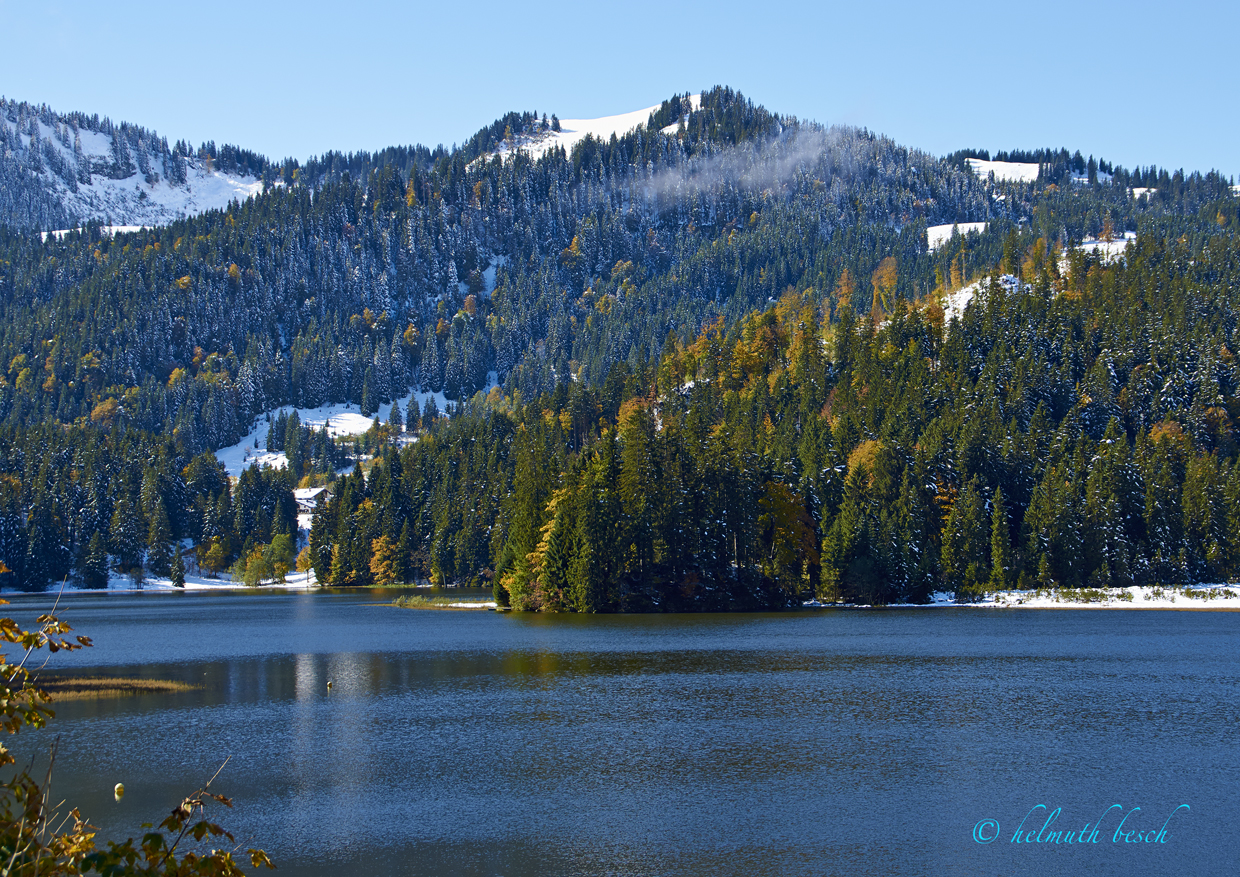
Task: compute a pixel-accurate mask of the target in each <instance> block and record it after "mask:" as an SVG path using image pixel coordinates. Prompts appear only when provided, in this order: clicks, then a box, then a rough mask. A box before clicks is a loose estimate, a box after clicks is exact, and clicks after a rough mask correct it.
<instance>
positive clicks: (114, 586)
mask: <svg viewBox="0 0 1240 877" xmlns="http://www.w3.org/2000/svg"><path fill="white" fill-rule="evenodd" d="M318 586H319V582H318V579H317V578H316V577H315V575H314V570H311V571H309V572H290V573H289V574H288V575H287V576H285V579H284V583H283V584H278V583H276V582H274V581H271V582H264V583H263V584H262V585H261V586H260V587H262V588H268V589H275V590H280V591H305V590H308V589H310V588H317V587H318ZM240 590H255V589H253V588H247V587H246V586H245V585H244V584H242V583H241V582H234V581H232V580H231V579H230V578H228V576H227V575H223V576H221V577H220V578H218V579H212V578H207V577H206V576H199V575H190V574H188V573H186V575H185V587H184V588H178V587H177V586H176V585H174V584H172V580H171V579H167V578H163V577H161V576H153V575H148V576H147V577H146V580H145V581H143V583H142V584H141V585H139V584H138V583H137V582H135V581H134V580H133V577H132V576H127V575H122V574H120V573H117V572H114V573H112V574H111V575H109V576H108V586H107V588H106V589H105V588H84V587H82V586H81V585H77V584H66V585H65V587H64V591H65V593H66V594H103V593H109V594H130V593H135V592H137V591H151V592H156V591H159V592H164V593H178V594H183V593H186V592H188V591H240ZM59 591H60V586H59V585H56V586H53V587H49V588H48V590H47V593H49V594H55V593H57V592H59ZM4 593H16V592H9V591H6V592H4Z"/></svg>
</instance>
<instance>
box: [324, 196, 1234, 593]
mask: <svg viewBox="0 0 1240 877" xmlns="http://www.w3.org/2000/svg"><path fill="white" fill-rule="evenodd" d="M1218 208H1219V209H1218V211H1217V214H1216V215H1217V216H1221V217H1222V218H1223V222H1221V223H1219V222H1218V221H1217V218H1215V219H1211V217H1209V216H1208V215H1207V216H1203V218H1202V221H1201V222H1199V223H1197V224H1196V228H1195V229H1194V231H1193V232H1191V233H1186V234H1181V235H1179V236H1177V237H1175V238H1172V239H1167V238H1160V237H1158V236H1157V235H1153V234H1151V235H1148V236H1143V237H1141V238H1140V239H1139V241H1138V243H1137V244H1135V245H1134V246H1133V247H1131V248H1130V249H1129V251H1128V253H1127V255H1126V257H1125V258H1124V259H1122V260H1119V261H1117V262H1114V263H1111V264H1105V263H1103V262H1101V261H1099V260H1098V259H1097V258H1091V257H1090V256H1088V255H1084V254H1081V253H1079V252H1074V253H1073V254H1071V255H1070V257H1069V258H1068V259H1067V261H1066V263H1065V264H1064V266H1063V267H1062V269H1061V268H1060V264H1059V261H1058V260H1057V259H1054V258H1048V256H1050V255H1052V254H1048V252H1047V244H1046V241H1045V240H1044V239H1042V238H1038V239H1035V240H1029V239H1028V237H1027V236H1025V237H1017V236H1013V238H1011V239H1009V241H1008V250H1009V253H1015V254H1016V255H1017V258H1016V259H1015V260H1014V261H1013V263H1012V264H1011V265H1010V266H1008V267H1011V268H1012V269H1013V270H1014V271H1016V272H1017V273H1018V274H1019V277H1014V276H1012V275H1005V277H1004V278H1003V280H1002V282H1000V281H995V282H989V283H986V284H984V285H983V287H982V289H983V292H982V295H981V297H980V300H978V301H976V302H975V303H974V304H973V305H972V306H971V307H970V308H969V309H968V310H967V311H966V316H965V318H964V319H963V321H961V322H959V323H956V322H953V323H952V324H951V325H949V326H945V325H944V319H943V317H944V315H943V310H942V308H941V306H940V305H939V304H938V303H937V301H935V300H934V299H932V298H931V299H927V300H922V301H919V302H913V303H906V304H902V305H901V306H900V307H898V308H897V309H896V312H895V313H893V314H892V315H890V317H889V318H888V319H887V320H885V321H884V322H883V323H882V325H881V327H876V325H875V322H874V321H873V320H872V319H869V318H868V317H867V318H858V317H857V316H856V315H854V313H853V311H852V308H851V307H849V306H847V305H845V306H844V307H843V308H841V309H840V310H839V311H837V313H836V315H835V316H836V319H835V320H834V321H833V322H831V323H830V324H828V323H826V321H825V316H826V315H825V308H824V304H823V302H821V301H819V300H816V299H815V298H814V297H813V295H812V294H810V293H809V292H807V291H795V290H790V291H789V292H788V293H786V294H785V295H784V296H783V298H782V299H781V300H780V302H779V303H778V304H776V305H774V306H772V307H770V308H768V309H766V310H764V311H760V312H755V313H753V314H751V315H750V316H748V317H746V318H744V319H743V320H740V321H738V322H737V323H735V324H733V325H732V326H731V327H730V328H726V329H725V328H724V327H723V326H722V325H715V326H711V327H708V328H707V329H706V330H705V331H703V332H702V333H700V334H699V335H698V336H697V337H696V338H695V339H693V340H692V341H691V342H690V343H682V342H681V341H680V340H679V339H677V338H675V337H672V338H669V339H668V344H667V346H666V347H665V348H664V353H663V356H662V358H661V359H660V360H657V361H651V362H650V363H649V364H643V365H642V366H639V367H638V368H637V369H630V368H629V367H628V365H627V364H623V363H622V364H620V365H618V366H616V367H615V368H614V369H613V370H612V372H611V373H610V374H609V376H608V378H607V379H606V380H605V381H604V382H603V384H602V385H601V386H600V387H595V388H591V387H587V386H585V385H583V384H580V383H565V384H561V385H559V386H558V387H557V389H556V390H555V391H554V392H553V393H550V394H544V395H543V396H541V397H539V398H538V399H536V400H532V401H531V402H530V403H528V404H526V405H524V406H519V407H516V408H506V407H504V406H500V408H498V409H497V408H494V407H485V406H476V407H474V408H472V409H471V410H470V411H468V412H466V413H465V414H463V415H462V416H460V417H458V418H456V419H454V420H453V421H452V422H451V423H449V424H445V425H443V427H442V428H440V429H439V430H437V431H436V434H435V435H434V436H433V437H432V438H430V439H428V440H424V441H422V442H419V443H418V444H416V445H414V446H411V447H408V448H406V449H404V450H403V451H400V452H397V451H395V450H394V449H391V448H389V449H388V451H387V453H386V454H385V455H384V457H383V458H382V459H381V460H380V461H379V462H378V464H377V465H376V466H375V468H374V469H373V470H372V471H371V473H370V475H369V477H365V478H364V477H363V476H362V474H361V472H360V470H358V471H355V472H354V474H353V475H352V476H350V477H348V478H346V479H344V482H343V484H341V485H340V487H339V488H338V489H337V491H336V494H335V498H334V499H333V500H332V502H331V504H330V505H328V506H327V507H326V508H325V509H324V510H322V512H321V513H320V514H319V515H318V516H317V517H316V518H315V523H314V529H313V532H312V534H311V551H312V553H313V562H314V564H315V567H316V569H317V570H318V573H319V577H320V580H322V581H328V582H331V583H333V584H340V585H347V584H369V583H380V584H383V583H389V582H391V581H396V580H403V579H408V578H425V577H429V578H433V579H436V580H439V581H454V580H460V581H484V580H489V581H491V582H492V583H493V586H494V588H495V592H496V597H497V599H499V600H500V601H501V602H502V603H510V604H511V605H513V606H515V607H517V608H523V609H531V608H533V609H538V608H541V609H547V610H566V609H567V610H576V611H587V612H590V611H606V610H614V609H625V610H650V609H662V610H690V609H703V610H718V609H727V608H756V607H762V606H766V607H773V606H781V605H788V604H791V603H793V602H796V601H799V600H801V599H804V598H805V597H807V596H809V595H816V596H818V597H820V598H822V599H825V600H843V601H847V602H862V603H883V602H892V601H911V602H918V601H924V600H926V599H928V598H929V595H930V594H931V593H932V592H933V591H936V590H949V591H954V592H955V593H956V595H957V597H958V598H959V599H965V600H967V599H975V598H977V597H980V596H982V595H983V594H984V593H986V592H987V591H992V590H1002V589H1006V588H1012V587H1017V586H1019V587H1022V588H1029V587H1060V586H1064V587H1074V588H1079V587H1116V586H1127V585H1132V584H1134V583H1135V584H1156V583H1164V584H1166V583H1170V584H1184V583H1190V582H1202V581H1220V580H1230V579H1233V578H1235V577H1236V576H1237V575H1238V574H1240V465H1238V461H1237V452H1238V446H1237V442H1236V435H1235V430H1234V418H1235V417H1236V416H1237V415H1238V414H1240V399H1237V396H1236V393H1237V381H1238V379H1240V373H1238V372H1237V369H1236V361H1235V357H1234V354H1233V352H1232V349H1231V348H1232V347H1234V346H1235V332H1236V328H1237V316H1238V314H1240V245H1238V242H1237V239H1236V235H1235V230H1236V228H1237V221H1236V212H1235V205H1234V202H1232V203H1225V204H1220V205H1218ZM1220 225H1221V226H1222V228H1219V226H1220Z"/></svg>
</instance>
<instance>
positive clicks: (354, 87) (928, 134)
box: [0, 0, 1240, 176]
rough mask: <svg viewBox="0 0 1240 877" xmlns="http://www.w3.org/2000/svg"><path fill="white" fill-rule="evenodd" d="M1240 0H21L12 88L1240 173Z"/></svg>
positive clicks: (209, 111) (341, 141) (81, 96)
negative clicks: (526, 116)
mask: <svg viewBox="0 0 1240 877" xmlns="http://www.w3.org/2000/svg"><path fill="white" fill-rule="evenodd" d="M1018 5H1020V6H1023V7H1024V8H1016V7H1017V6H1018ZM1238 9H1240V5H1238V4H1235V3H1222V2H1199V0H1181V2H1178V3H1176V4H1170V3H1149V2H1142V0H1133V2H1125V3H1115V4H1110V5H1104V4H1083V3H1066V2H1060V0H1042V2H1040V3H1036V4H1034V3H1030V4H1010V3H1003V2H999V0H991V2H986V3H981V2H950V0H944V2H940V3H925V2H921V3H914V2H904V0H869V2H856V3H850V4H838V3H831V2H817V3H792V2H780V0H769V2H747V3H738V2H730V0H715V2H710V3H697V2H694V3H673V2H657V3H656V2H647V0H626V2H622V3H588V2H581V0H576V2H560V0H554V2H538V3H517V2H511V0H510V2H504V3H494V2H489V0H484V2H465V3H462V2H457V3H451V2H448V3H444V2H439V3H436V4H433V5H431V4H422V3H387V2H382V3H360V4H354V5H353V6H347V5H345V4H339V3H333V4H327V3H319V2H303V3H296V4H294V3H266V2H254V0H251V2H245V3H242V2H236V0H213V2H211V3H191V4H179V3H169V2H167V0H163V2H158V3H156V2H127V0H114V2H109V3H97V2H96V3H84V2H61V0H41V2H32V0H22V2H12V0H0V33H2V34H4V38H3V40H2V44H3V46H4V48H3V51H0V94H4V95H5V96H7V97H9V98H14V99H20V100H27V101H31V102H35V103H47V104H49V105H51V106H52V107H53V108H54V109H57V110H83V111H86V112H98V113H99V114H101V115H108V116H110V117H111V118H112V119H113V120H114V121H119V120H126V121H131V122H135V123H137V124H140V125H143V126H145V127H148V128H153V129H154V130H156V131H159V132H160V133H161V134H163V135H164V136H166V137H168V138H169V139H170V140H175V139H179V138H185V139H188V140H190V141H191V142H194V143H198V142H201V141H203V140H207V139H213V140H215V141H216V142H217V143H224V142H230V143H237V144H240V145H242V146H245V147H248V148H251V149H254V150H257V151H259V152H262V153H265V154H267V155H268V156H270V157H272V158H282V157H284V156H289V155H291V156H294V157H297V158H301V159H304V158H306V157H308V156H310V155H312V154H319V153H322V152H324V151H326V150H328V149H340V150H344V151H350V150H356V149H376V148H381V147H383V146H388V145H392V144H400V143H424V144H427V145H431V146H433V145H435V144H437V143H444V144H452V143H454V142H461V141H463V140H464V139H465V138H467V137H468V136H469V135H470V134H472V133H473V132H474V131H476V130H477V129H478V128H480V127H482V126H483V125H485V124H487V123H489V122H490V121H492V120H493V119H495V118H496V117H497V116H499V115H501V114H502V113H504V112H506V111H507V110H510V109H530V110H538V111H539V112H547V113H552V112H554V113H557V114H559V115H560V116H561V117H564V118H589V117H594V116H600V115H611V114H614V113H619V112H625V111H628V110H633V109H638V108H641V107H643V106H648V105H651V104H654V103H657V102H658V101H660V100H662V99H663V98H665V97H667V96H669V95H670V94H672V93H673V92H683V91H686V90H692V91H699V90H701V89H702V88H705V87H709V86H711V85H715V84H727V85H730V86H732V87H733V88H736V89H739V90H740V91H742V92H743V93H745V94H746V95H748V96H749V97H751V98H753V99H754V100H755V101H757V102H759V103H761V104H763V105H765V106H766V107H767V108H769V109H772V110H774V111H776V112H780V113H787V114H792V115H796V116H799V117H801V118H805V119H813V120H816V121H819V122H826V123H833V122H843V123H848V124H852V125H858V126H865V127H867V128H870V129H871V130H874V131H879V132H882V133H884V134H888V135H890V136H892V137H893V138H895V139H896V140H897V141H899V142H901V143H904V144H906V145H910V146H916V147H920V148H922V149H926V150H929V151H931V152H934V153H938V154H942V153H946V152H950V151H952V150H954V149H957V148H960V147H965V146H976V147H983V148H988V149H990V150H991V151H992V152H993V151H995V150H998V149H1010V148H1013V147H1022V148H1028V147H1036V146H1044V145H1045V146H1056V147H1058V146H1068V147H1069V148H1072V149H1078V148H1079V149H1080V150H1082V151H1083V152H1084V153H1086V154H1090V153H1093V154H1095V155H1098V156H1099V157H1103V158H1107V159H1109V160H1111V161H1113V162H1116V163H1118V164H1122V165H1125V166H1127V167H1132V166H1134V165H1137V164H1140V165H1142V166H1144V165H1148V164H1159V165H1162V166H1166V167H1171V168H1178V167H1185V168H1188V169H1190V170H1191V169H1199V170H1207V169H1210V168H1218V169H1220V170H1222V171H1223V172H1224V173H1226V174H1228V175H1236V176H1240V114H1238V113H1237V112H1236V106H1237V103H1238V100H1237V82H1240V75H1238V73H1237V69H1236V63H1235V60H1234V59H1235V57H1236V51H1237V50H1236V47H1237V42H1238V37H1240V11H1237V10H1238Z"/></svg>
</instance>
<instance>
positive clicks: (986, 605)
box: [804, 585, 1240, 612]
mask: <svg viewBox="0 0 1240 877" xmlns="http://www.w3.org/2000/svg"><path fill="white" fill-rule="evenodd" d="M804 605H805V606H807V607H809V608H819V607H826V606H832V605H837V604H831V603H819V602H817V601H815V600H811V601H809V602H807V603H805V604H804ZM950 606H954V607H964V608H973V609H1194V610H1198V611H1201V610H1204V611H1216V612H1218V611H1237V610H1240V585H1196V586H1190V587H1182V588H1181V587H1170V586H1168V587H1164V588H1159V587H1132V588H1062V589H1059V590H1034V591H1015V590H1013V591H997V592H995V593H993V594H987V595H986V596H985V597H984V598H982V599H981V600H979V601H977V602H976V603H957V602H956V601H955V597H954V595H953V594H952V593H951V592H949V591H939V592H936V593H935V594H934V595H933V598H932V599H931V601H930V602H929V603H900V604H893V605H892V606H891V607H889V608H901V609H904V608H942V607H950ZM850 608H853V607H850ZM857 608H870V607H857Z"/></svg>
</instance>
